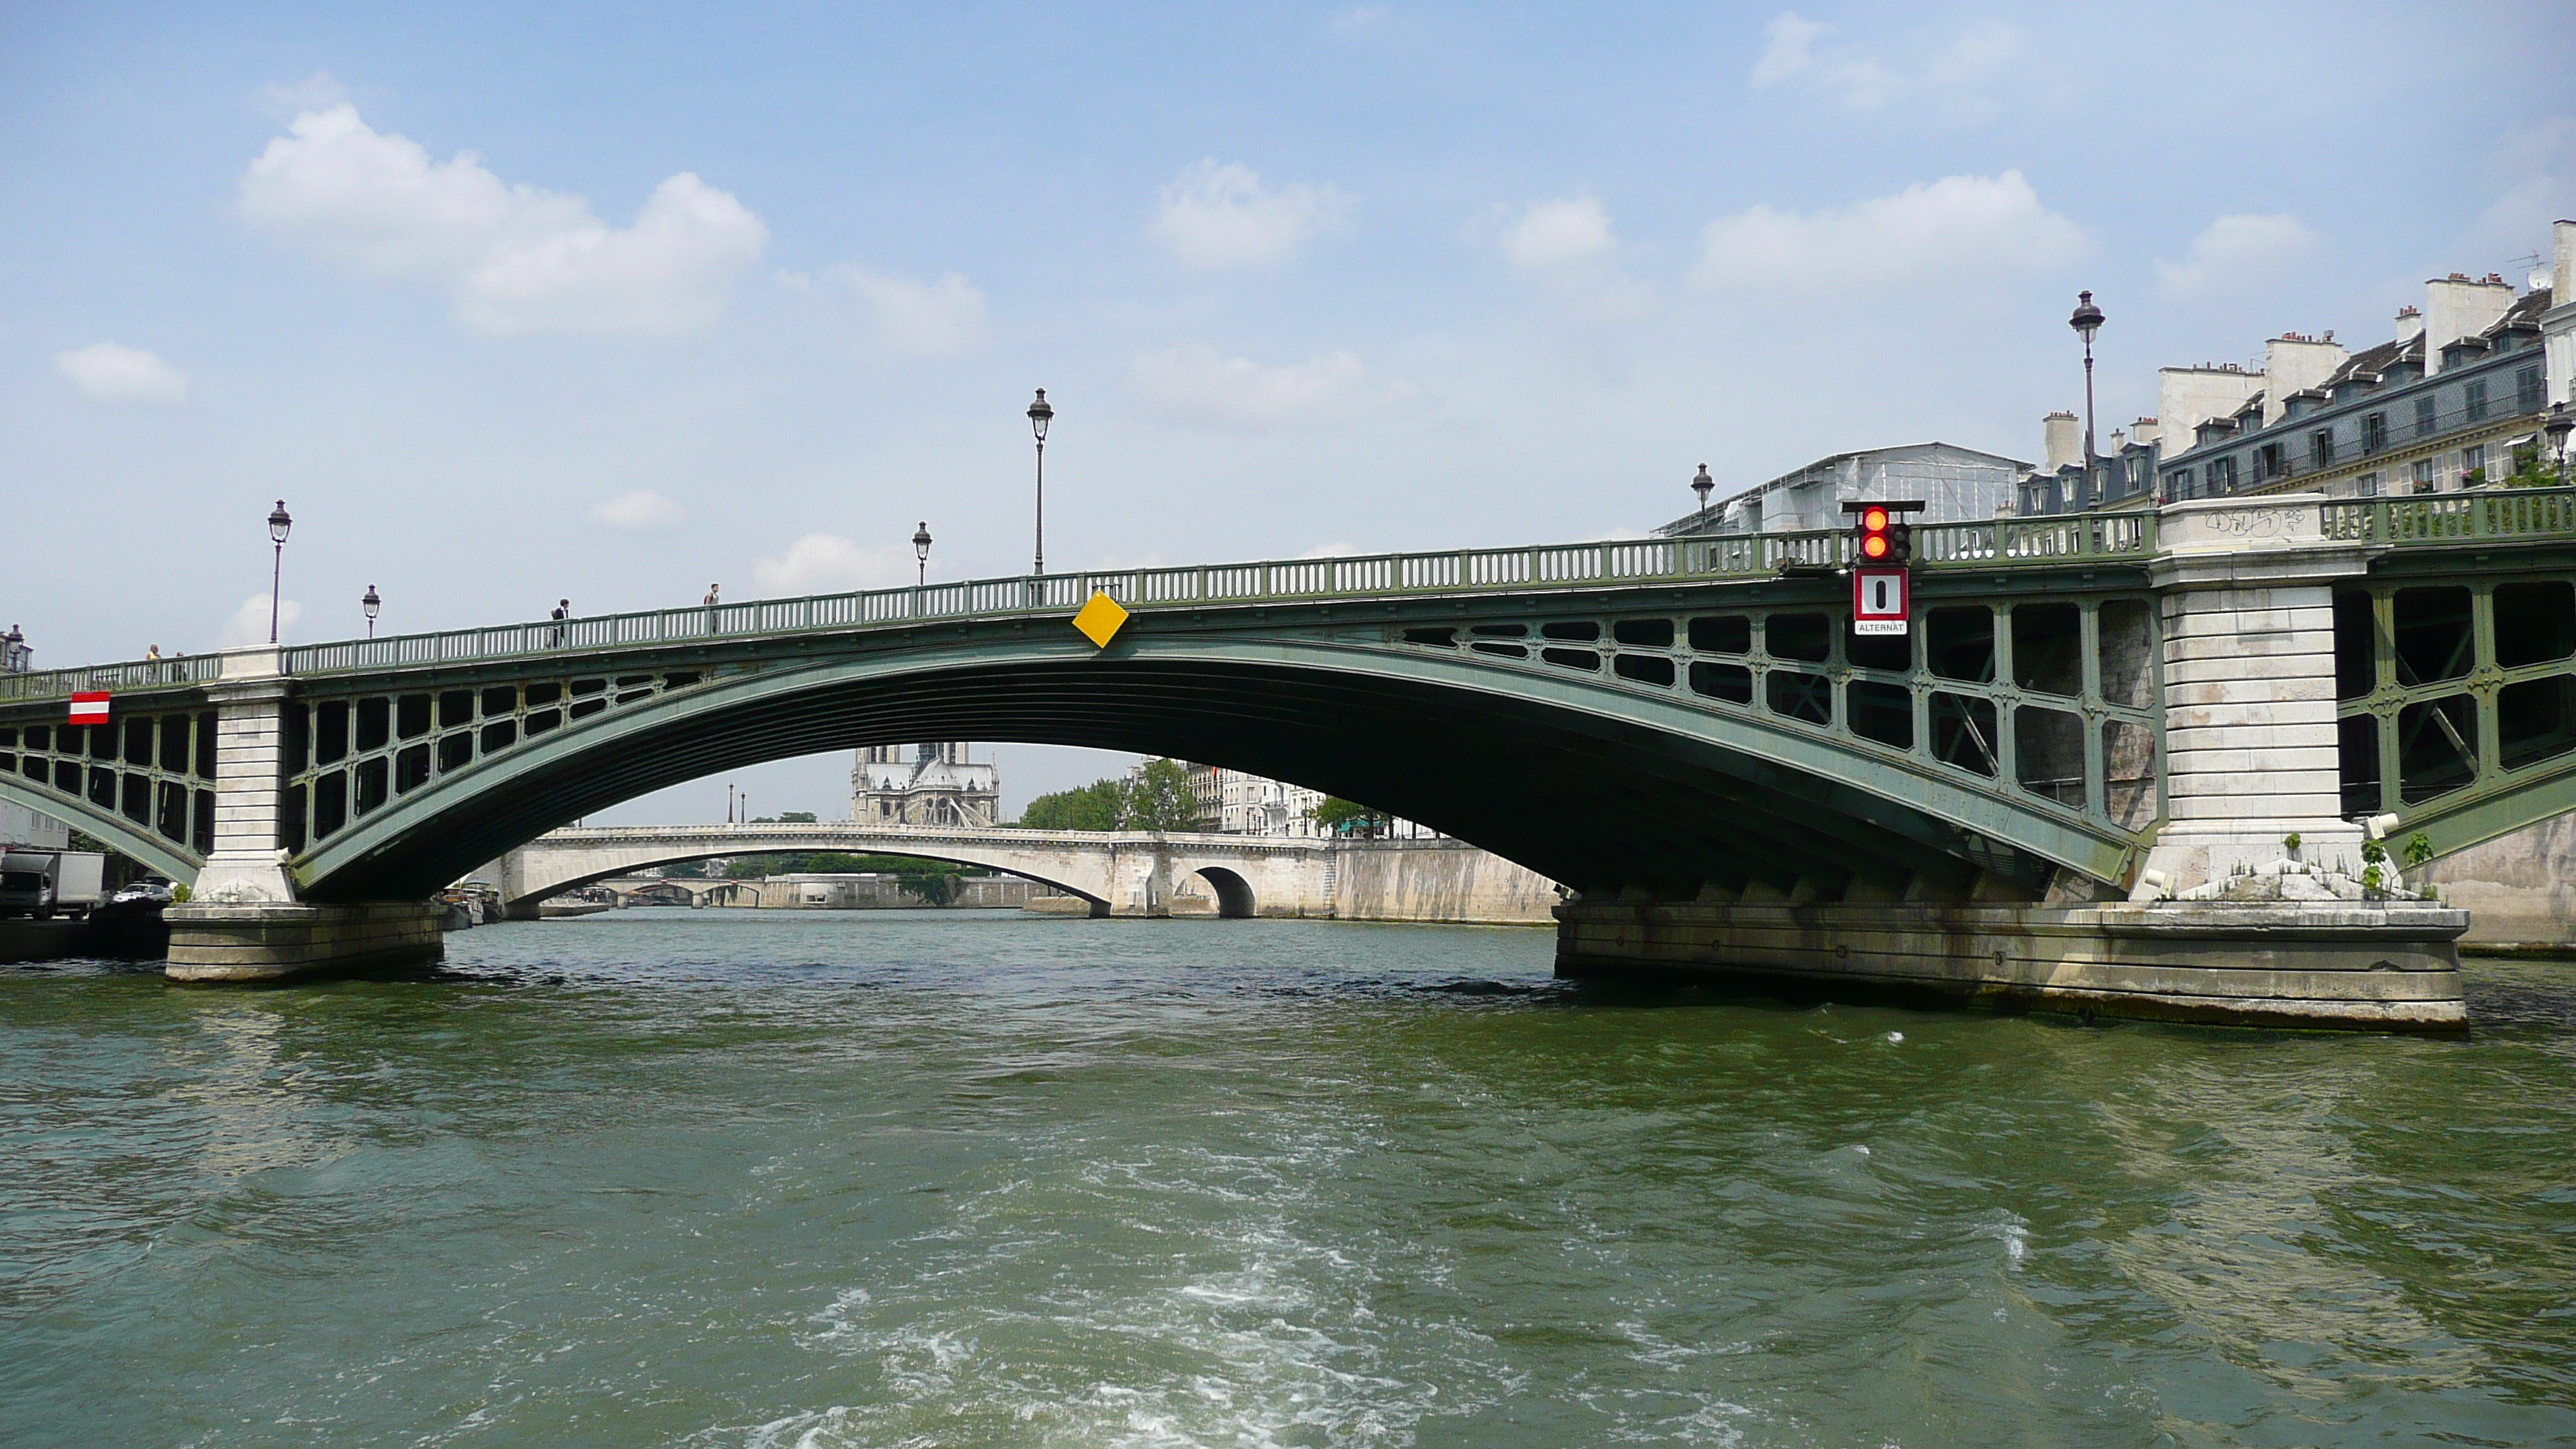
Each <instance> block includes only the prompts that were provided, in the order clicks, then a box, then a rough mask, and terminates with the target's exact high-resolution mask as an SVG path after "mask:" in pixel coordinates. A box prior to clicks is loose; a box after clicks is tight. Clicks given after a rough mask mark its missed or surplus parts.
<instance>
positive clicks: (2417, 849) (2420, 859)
mask: <svg viewBox="0 0 2576 1449" xmlns="http://www.w3.org/2000/svg"><path fill="white" fill-rule="evenodd" d="M2432 859H2433V838H2432V837H2431V836H2429V835H2426V834H2425V833H2424V832H2423V831H2421V830H2418V831H2416V832H2415V833H2414V834H2413V835H2411V836H2409V837H2407V840H2406V866H2407V869H2409V870H2414V869H2419V868H2421V867H2423V866H2425V865H2427V864H2430V863H2431V861H2432Z"/></svg>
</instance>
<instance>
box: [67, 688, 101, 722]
mask: <svg viewBox="0 0 2576 1449" xmlns="http://www.w3.org/2000/svg"><path fill="white" fill-rule="evenodd" d="M71 722H72V723H73V724H76V725H86V724H105V723H107V691H106V690H104V689H85V690H82V691H81V692H79V693H78V694H75V695H73V696H72V718H71Z"/></svg>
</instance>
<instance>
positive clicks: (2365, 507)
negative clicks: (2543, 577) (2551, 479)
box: [2325, 488, 2576, 545]
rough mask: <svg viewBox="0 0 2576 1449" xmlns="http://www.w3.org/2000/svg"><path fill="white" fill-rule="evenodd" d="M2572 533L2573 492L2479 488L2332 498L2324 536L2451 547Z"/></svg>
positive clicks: (2575, 518) (2575, 526) (2575, 524)
mask: <svg viewBox="0 0 2576 1449" xmlns="http://www.w3.org/2000/svg"><path fill="white" fill-rule="evenodd" d="M2570 534H2576V488H2481V489H2476V490H2473V491H2470V492H2466V493H2411V494H2397V495H2395V496H2392V497H2385V498H2334V499H2328V500H2327V501H2326V504H2325V535H2326V537H2327V538H2329V539H2334V540H2337V541H2339V542H2346V543H2386V544H2399V545H2404V544H2415V543H2451V542H2456V541H2457V540H2460V539H2469V538H2496V539H2536V538H2546V537H2559V538H2564V537H2567V536H2568V535H2570Z"/></svg>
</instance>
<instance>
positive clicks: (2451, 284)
mask: <svg viewBox="0 0 2576 1449" xmlns="http://www.w3.org/2000/svg"><path fill="white" fill-rule="evenodd" d="M2428 290H2429V291H2430V292H2431V293H2432V294H2433V296H2434V297H2435V298H2436V299H2438V300H2439V301H2442V302H2446V303H2448V304H2449V305H2436V306H2428V307H2426V308H2424V309H2422V310H2421V311H2418V310H2417V309H2415V308H2408V309H2407V311H2406V312H2404V313H2401V314H2399V317H2398V328H2399V330H2398V335H2397V336H2396V337H2394V338H2392V339H2390V340H2389V341H2386V342H2383V343H2380V344H2379V345H2377V346H2375V347H2368V348H2364V349H2363V350H2361V351H2360V352H2357V353H2353V354H2351V355H2349V356H2347V357H2344V358H2343V359H2342V360H2341V361H2339V362H2338V363H2337V364H2336V365H2335V367H2334V368H2333V370H2331V371H2330V372H2328V373H2327V374H2326V375H2325V376H2324V377H2323V378H2320V379H2318V380H2317V381H2316V382H2314V383H2313V384H2311V385H2308V386H2293V385H2292V384H2294V383H2296V382H2298V381H2299V379H2296V378H2291V379H2286V380H2284V379H2272V378H2269V377H2267V379H2266V382H2267V384H2268V385H2267V386H2266V388H2265V389H2264V390H2263V391H2262V392H2258V393H2256V394H2255V395H2254V396H2252V397H2250V398H2248V399H2247V400H2246V401H2245V402H2243V403H2241V404H2240V405H2239V406H2238V407H2237V408H2236V409H2235V410H2234V411H2233V412H2231V413H2230V414H2228V415H2226V416H2223V417H2211V418H2207V419H2203V420H2201V421H2200V422H2199V423H2198V424H2197V425H2196V426H2195V427H2194V428H2193V431H2192V440H2191V446H2190V447H2189V448H2188V449H2185V450H2183V451H2180V452H2177V453H2173V454H2170V455H2168V456H2167V457H2166V459H2165V460H2164V464H2163V467H2162V469H2161V473H2162V483H2163V491H2164V496H2165V497H2166V498H2168V499H2172V500H2180V499H2186V498H2215V497H2223V496H2225V495H2228V494H2231V493H2279V492H2292V491H2296V492H2322V493H2326V494H2328V495H2331V496H2336V497H2364V498H2367V497H2373V496H2376V495H2380V494H2392V493H2447V492H2454V491H2457V490H2459V489H2461V488H2475V487H2479V486H2482V485H2484V484H2489V483H2496V482H2501V481H2502V480H2503V479H2504V478H2505V477H2507V476H2508V475H2510V474H2511V473H2513V472H2514V471H2515V469H2516V468H2517V467H2518V466H2521V465H2523V464H2526V463H2528V462H2529V461H2531V460H2532V459H2533V458H2536V457H2537V456H2538V454H2539V452H2540V451H2541V449H2542V448H2543V447H2544V446H2545V440H2544V438H2543V435H2542V432H2541V424H2542V422H2543V416H2544V414H2545V413H2546V412H2547V410H2548V407H2549V392H2550V386H2549V381H2550V380H2549V368H2548V363H2547V357H2546V349H2545V348H2544V347H2543V346H2542V345H2541V318H2542V317H2543V315H2545V314H2546V313H2548V312H2549V311H2551V310H2552V307H2551V300H2552V297H2553V294H2554V288H2550V287H2542V288H2538V289H2535V290H2533V291H2531V292H2528V293H2526V294H2524V295H2521V296H2519V297H2517V296H2516V295H2515V294H2514V291H2513V287H2512V285H2511V284H2510V283H2508V282H2506V281H2505V280H2504V279H2503V278H2502V277H2499V276H2494V275H2489V276H2487V277H2484V278H2471V277H2467V276H2462V275H2457V274H2455V275H2453V276H2450V277H2447V278H2443V279H2440V280H2438V281H2435V282H2432V283H2430V284H2428ZM2338 350H2340V349H2338ZM2284 388H2286V389H2287V390H2286V391H2282V390H2281V389H2284Z"/></svg>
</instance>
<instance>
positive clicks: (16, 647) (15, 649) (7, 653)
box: [0, 624, 35, 674]
mask: <svg viewBox="0 0 2576 1449" xmlns="http://www.w3.org/2000/svg"><path fill="white" fill-rule="evenodd" d="M34 655H35V651H34V650H32V649H29V648H28V647H27V636H26V635H24V634H22V633H20V632H19V631H18V626H17V625H15V624H12V625H10V626H9V632H8V633H6V634H0V674H24V673H26V672H27V665H28V662H29V661H30V660H31V659H32V658H33V657H34Z"/></svg>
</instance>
